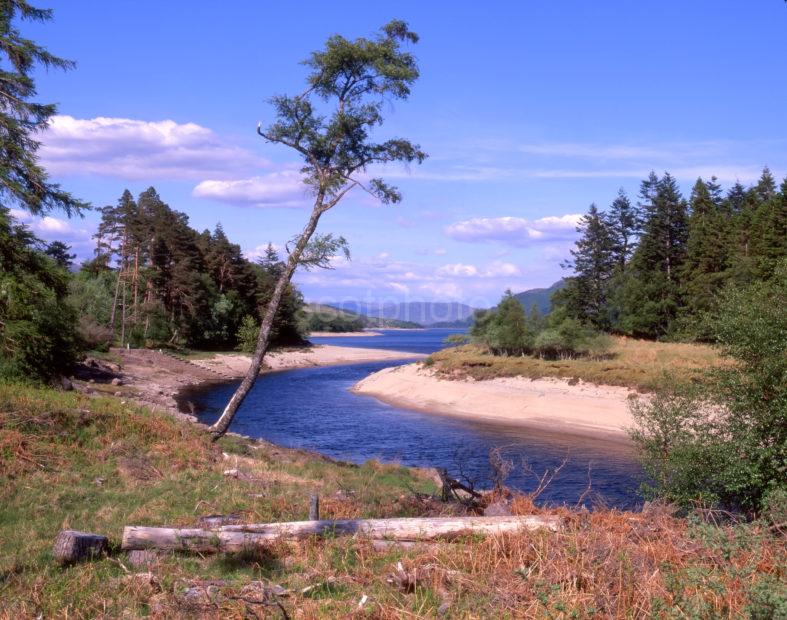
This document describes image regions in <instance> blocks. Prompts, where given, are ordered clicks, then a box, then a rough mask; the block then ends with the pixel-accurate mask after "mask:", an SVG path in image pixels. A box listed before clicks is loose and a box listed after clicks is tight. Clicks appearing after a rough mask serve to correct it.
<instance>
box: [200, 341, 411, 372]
mask: <svg viewBox="0 0 787 620" xmlns="http://www.w3.org/2000/svg"><path fill="white" fill-rule="evenodd" d="M423 357H425V356H424V355H422V354H420V353H405V352H403V351H388V350H386V349H367V348H362V347H337V346H331V345H315V346H313V347H309V348H308V349H289V350H284V351H274V352H272V353H268V355H266V356H265V366H267V368H268V369H270V370H290V369H293V368H309V367H311V366H337V365H340V364H360V363H362V362H380V361H386V360H402V359H421V358H423ZM192 363H193V364H196V365H198V366H201V367H202V368H207V369H209V370H213V371H216V372H218V373H220V374H223V375H228V376H233V377H240V376H242V375H243V374H244V373H245V372H246V370H247V369H248V367H249V364H250V363H251V356H250V355H245V354H242V353H219V354H217V355H215V356H213V357H210V358H206V359H196V360H193V361H192Z"/></svg>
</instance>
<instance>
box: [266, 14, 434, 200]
mask: <svg viewBox="0 0 787 620" xmlns="http://www.w3.org/2000/svg"><path fill="white" fill-rule="evenodd" d="M417 41H418V36H417V35H416V34H415V33H414V32H412V31H410V29H409V28H408V26H407V24H406V23H405V22H403V21H400V20H393V21H391V22H389V23H388V24H386V25H385V26H383V28H381V29H380V32H379V34H378V35H377V36H376V37H375V38H374V39H366V38H358V39H355V40H354V41H350V40H348V39H346V38H344V37H342V36H341V35H334V36H332V37H330V38H329V39H328V41H327V42H326V44H325V48H324V49H323V50H320V51H317V52H314V53H312V54H311V56H310V57H309V59H308V60H306V62H305V63H304V64H305V65H306V66H307V67H309V69H310V73H309V75H308V77H307V82H308V88H307V89H306V91H305V92H304V93H302V94H300V95H297V96H295V97H290V96H287V95H280V96H276V97H273V98H272V99H271V103H272V104H273V107H274V109H275V113H276V121H275V122H274V123H273V124H272V125H271V126H269V127H268V128H267V129H265V130H262V129H261V128H260V129H258V131H259V133H260V135H261V136H262V137H263V138H265V139H266V140H268V141H269V142H274V143H278V144H283V145H285V146H289V147H291V148H293V149H295V150H296V151H298V153H300V154H301V155H302V156H303V159H304V162H303V167H302V169H301V171H302V172H303V174H304V176H305V182H306V184H307V185H309V186H311V187H312V188H313V190H314V192H315V195H316V197H317V199H318V201H317V206H318V208H319V209H320V210H327V209H330V208H332V207H333V206H335V205H336V204H337V203H338V202H339V201H340V200H341V199H342V198H343V197H344V195H345V194H346V193H347V192H348V191H350V190H351V189H353V188H354V187H358V186H360V187H363V188H364V189H365V190H366V191H367V192H368V193H370V194H372V195H373V196H375V197H377V198H378V199H379V200H380V201H381V202H383V203H384V204H387V203H392V202H398V201H399V200H401V195H400V194H399V191H398V190H397V189H396V188H395V187H393V186H391V185H389V184H387V183H386V182H385V181H383V180H382V179H379V178H373V179H371V180H369V181H368V182H366V183H364V182H362V181H361V180H360V179H358V178H357V177H356V176H355V175H356V174H357V173H359V172H364V171H366V169H367V168H368V166H370V165H372V164H386V163H392V162H403V163H412V162H416V163H421V162H422V161H423V160H424V159H425V158H426V153H424V152H423V151H422V150H421V149H420V148H419V147H418V145H415V144H412V143H410V142H409V141H407V140H404V139H401V138H391V139H388V140H385V141H384V142H374V141H373V140H372V139H371V131H372V129H373V128H374V127H376V126H378V125H380V124H382V122H383V107H384V106H385V105H386V102H388V101H390V100H392V99H406V98H407V97H409V95H410V87H411V85H412V84H413V83H414V82H415V80H416V79H418V67H417V64H416V59H415V57H414V56H413V55H412V54H410V53H408V52H405V51H403V50H402V45H403V44H406V43H416V42H417ZM329 102H330V103H332V104H335V109H334V110H333V112H332V113H331V114H330V115H324V114H322V113H321V109H320V108H321V107H323V106H322V105H321V104H325V103H329Z"/></svg>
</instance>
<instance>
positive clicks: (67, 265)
mask: <svg viewBox="0 0 787 620" xmlns="http://www.w3.org/2000/svg"><path fill="white" fill-rule="evenodd" d="M44 254H46V255H47V256H48V257H49V258H51V259H52V260H53V261H55V264H57V266H58V267H60V268H62V269H65V270H66V271H68V270H69V269H71V267H72V266H73V264H74V259H75V258H76V257H77V255H76V254H71V246H70V245H68V244H66V243H63V242H62V241H52V243H49V244H47V247H46V250H44Z"/></svg>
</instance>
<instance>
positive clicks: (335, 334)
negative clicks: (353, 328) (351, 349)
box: [307, 329, 383, 338]
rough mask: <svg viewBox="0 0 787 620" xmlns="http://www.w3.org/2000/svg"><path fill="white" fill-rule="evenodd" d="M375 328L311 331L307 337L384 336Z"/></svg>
mask: <svg viewBox="0 0 787 620" xmlns="http://www.w3.org/2000/svg"><path fill="white" fill-rule="evenodd" d="M382 335H383V334H382V333H381V332H378V331H376V330H374V329H370V330H368V331H366V330H363V331H359V332H311V333H310V334H309V335H308V336H307V338H363V337H364V336H382Z"/></svg>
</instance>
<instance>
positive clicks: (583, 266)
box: [558, 203, 619, 329]
mask: <svg viewBox="0 0 787 620" xmlns="http://www.w3.org/2000/svg"><path fill="white" fill-rule="evenodd" d="M577 232H578V233H580V234H581V237H580V238H579V240H578V241H577V242H576V245H575V247H574V249H572V250H571V255H572V257H573V259H572V260H571V261H567V262H566V263H564V264H563V267H564V268H571V269H573V270H574V276H573V277H572V278H571V279H570V280H569V282H568V284H567V286H566V287H565V289H564V291H561V295H559V296H558V301H559V302H560V301H562V303H564V305H565V306H566V310H567V312H568V314H569V316H572V317H574V318H576V319H579V320H580V321H582V322H586V323H590V324H591V325H593V326H595V327H598V328H602V329H606V328H609V317H608V312H607V298H608V294H609V282H610V279H611V278H612V276H613V275H614V274H615V270H616V269H617V268H618V267H619V263H618V260H619V256H618V255H617V254H616V250H617V249H618V248H619V245H618V243H617V241H616V239H615V232H614V229H613V228H612V226H611V225H610V224H609V222H608V220H607V218H606V217H605V216H604V214H603V213H601V212H600V211H599V210H598V207H597V206H596V205H595V203H594V204H591V205H590V209H589V210H588V212H587V213H586V214H585V215H584V216H583V217H582V219H581V220H580V223H579V226H578V227H577Z"/></svg>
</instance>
